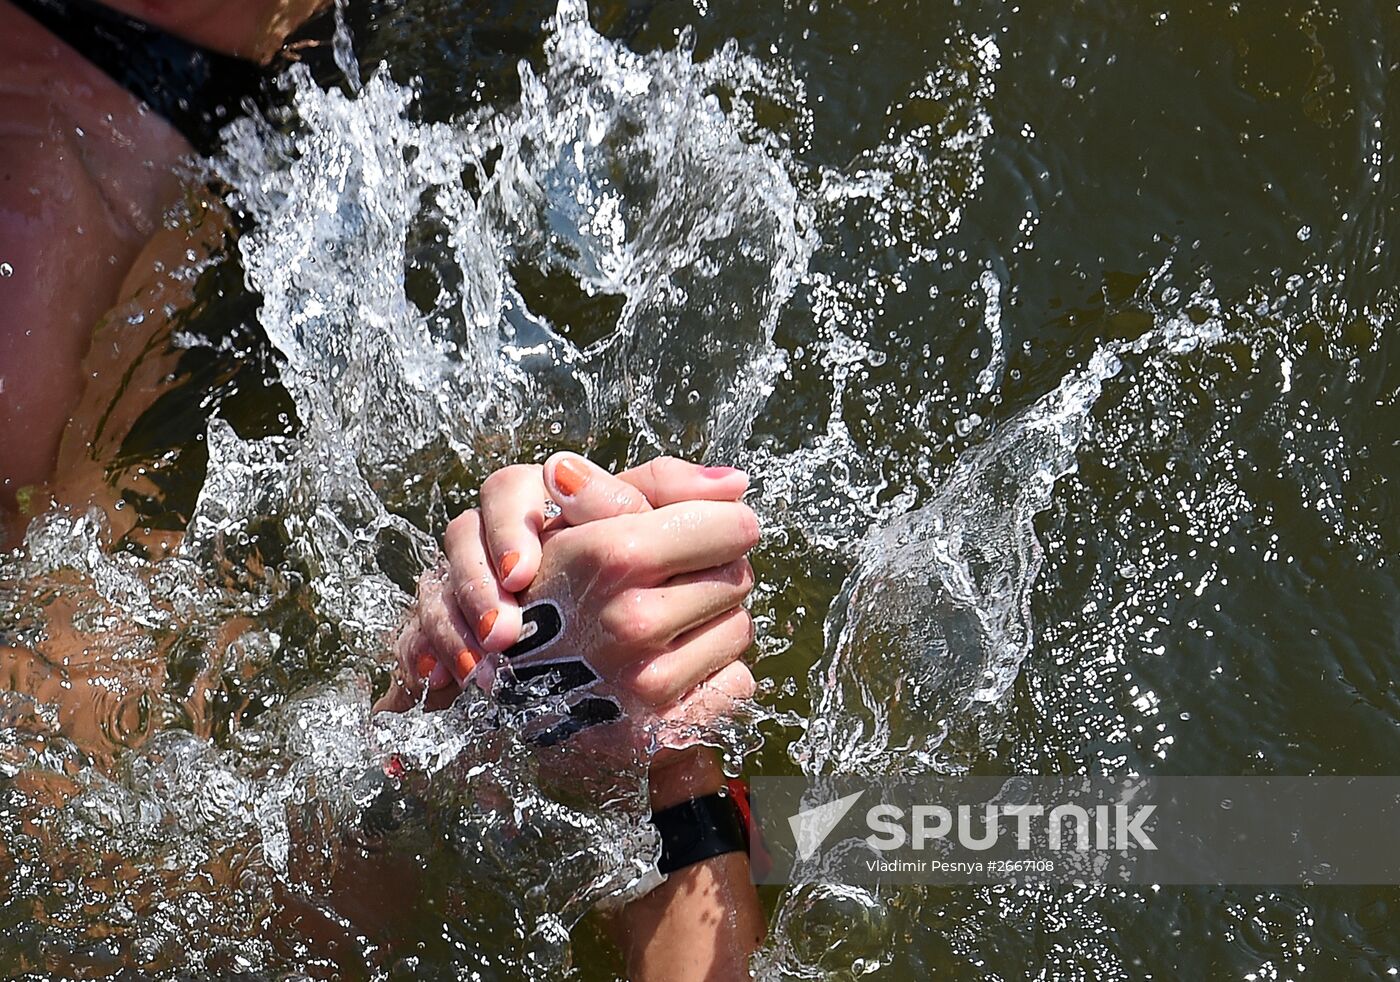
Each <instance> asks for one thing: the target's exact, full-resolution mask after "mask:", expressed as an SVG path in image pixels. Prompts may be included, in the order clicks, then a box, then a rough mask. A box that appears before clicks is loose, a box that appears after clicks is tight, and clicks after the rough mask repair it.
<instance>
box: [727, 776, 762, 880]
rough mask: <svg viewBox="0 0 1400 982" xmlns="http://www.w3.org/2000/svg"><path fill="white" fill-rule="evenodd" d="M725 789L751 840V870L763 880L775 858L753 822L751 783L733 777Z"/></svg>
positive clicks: (756, 876) (756, 877)
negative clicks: (750, 797) (732, 800)
mask: <svg viewBox="0 0 1400 982" xmlns="http://www.w3.org/2000/svg"><path fill="white" fill-rule="evenodd" d="M725 787H726V788H728V790H729V797H731V798H733V799H734V804H735V806H736V807H738V809H739V817H740V818H741V819H743V822H744V831H745V833H746V834H747V837H748V840H749V869H750V870H751V872H752V874H753V876H754V878H755V879H762V878H763V877H765V876H767V875H768V871H769V870H771V869H772V868H773V857H772V856H771V855H769V853H768V847H767V846H766V845H765V844H764V842H763V836H762V835H761V834H759V829H758V825H757V824H755V822H754V820H753V807H752V806H751V805H750V804H749V782H748V781H745V780H744V779H743V778H738V777H733V778H730V779H729V780H728V781H726V782H725Z"/></svg>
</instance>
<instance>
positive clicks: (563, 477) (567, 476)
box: [554, 457, 588, 498]
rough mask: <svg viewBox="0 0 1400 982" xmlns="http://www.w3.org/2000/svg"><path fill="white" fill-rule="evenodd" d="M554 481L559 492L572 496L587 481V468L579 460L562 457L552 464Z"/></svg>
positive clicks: (581, 488) (580, 489)
mask: <svg viewBox="0 0 1400 982" xmlns="http://www.w3.org/2000/svg"><path fill="white" fill-rule="evenodd" d="M554 483H555V485H556V486H557V487H558V488H559V490H560V491H561V492H563V493H564V494H565V495H566V496H567V497H570V498H572V497H573V496H574V495H576V494H578V493H579V492H580V491H582V490H583V486H584V485H585V484H587V483H588V468H587V467H585V466H584V464H583V462H582V461H580V460H575V459H574V458H572V457H564V458H562V459H561V460H560V461H559V462H558V463H557V464H555V465H554Z"/></svg>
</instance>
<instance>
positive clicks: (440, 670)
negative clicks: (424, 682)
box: [428, 662, 452, 691]
mask: <svg viewBox="0 0 1400 982" xmlns="http://www.w3.org/2000/svg"><path fill="white" fill-rule="evenodd" d="M451 684H452V673H451V672H449V671H448V670H447V666H446V665H444V664H442V663H441V662H439V663H438V665H437V667H436V668H434V669H433V674H432V675H431V676H430V677H429V678H428V688H430V689H433V690H434V691H436V690H438V689H444V688H446V687H447V686H449V685H451Z"/></svg>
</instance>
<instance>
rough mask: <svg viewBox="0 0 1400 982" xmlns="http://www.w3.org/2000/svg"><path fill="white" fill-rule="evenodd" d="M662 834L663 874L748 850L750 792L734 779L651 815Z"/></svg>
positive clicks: (661, 865)
mask: <svg viewBox="0 0 1400 982" xmlns="http://www.w3.org/2000/svg"><path fill="white" fill-rule="evenodd" d="M651 822H652V824H653V825H655V826H656V830H657V831H658V832H660V833H661V859H660V861H658V862H657V864H656V868H657V869H658V870H659V871H660V872H661V874H662V875H663V876H669V875H670V874H672V873H674V872H675V871H676V870H678V869H685V867H687V866H693V865H694V864H695V863H699V862H703V861H704V860H706V859H712V858H713V857H715V856H723V855H724V854H725V853H730V852H748V849H749V821H748V791H747V789H746V788H745V787H744V785H743V783H742V782H739V781H731V782H729V784H728V785H727V786H726V788H725V789H724V790H723V791H716V792H715V793H714V794H707V795H705V796H704V797H703V798H691V799H690V800H689V801H683V802H681V803H680V804H678V805H672V806H671V807H670V808H663V809H662V810H661V811H659V812H656V813H655V814H653V815H652V816H651Z"/></svg>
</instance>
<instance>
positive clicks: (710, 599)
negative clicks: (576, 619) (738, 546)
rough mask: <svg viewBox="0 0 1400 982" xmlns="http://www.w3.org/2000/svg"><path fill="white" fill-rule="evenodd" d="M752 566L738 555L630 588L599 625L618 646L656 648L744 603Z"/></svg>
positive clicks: (611, 605) (606, 609)
mask: <svg viewBox="0 0 1400 982" xmlns="http://www.w3.org/2000/svg"><path fill="white" fill-rule="evenodd" d="M752 589H753V568H752V567H751V566H750V565H749V563H748V560H746V559H736V560H734V561H733V562H732V563H726V564H725V565H723V566H718V567H715V568H712V569H706V570H700V571H699V572H696V573H685V574H683V575H681V576H677V577H673V578H672V579H670V580H668V581H667V582H666V583H665V584H663V585H662V586H659V587H644V588H641V589H633V590H627V591H624V592H623V593H621V594H619V595H618V596H616V597H614V598H613V599H612V600H610V601H609V602H608V603H607V605H606V606H604V607H603V609H602V610H601V611H599V613H598V626H599V627H601V628H602V629H603V631H604V633H605V635H606V636H607V637H609V638H610V639H611V640H612V641H614V642H616V645H617V646H618V647H619V648H620V649H624V650H631V651H637V650H642V651H648V652H654V651H657V650H658V649H660V648H664V647H665V646H666V645H668V644H670V643H671V642H672V641H674V640H675V639H676V638H677V637H679V636H680V635H682V634H684V633H685V632H686V631H689V630H691V629H692V628H695V627H699V626H700V625H702V624H705V623H707V622H709V621H711V620H713V619H714V618H715V617H717V616H719V615H720V614H723V613H725V612H726V611H729V610H732V609H734V608H735V607H737V606H739V605H740V604H741V603H743V602H744V598H745V597H746V596H748V594H749V591H750V590H752Z"/></svg>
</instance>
